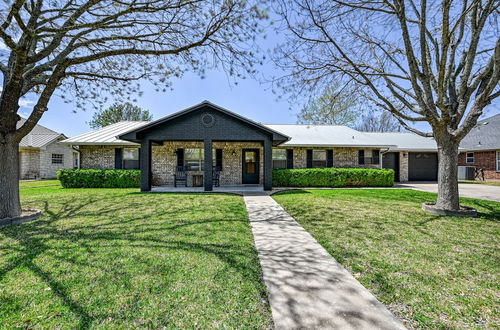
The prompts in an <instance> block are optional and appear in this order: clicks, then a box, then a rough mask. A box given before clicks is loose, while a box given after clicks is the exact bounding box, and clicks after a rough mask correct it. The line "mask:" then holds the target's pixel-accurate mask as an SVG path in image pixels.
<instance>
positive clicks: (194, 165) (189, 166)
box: [184, 149, 216, 171]
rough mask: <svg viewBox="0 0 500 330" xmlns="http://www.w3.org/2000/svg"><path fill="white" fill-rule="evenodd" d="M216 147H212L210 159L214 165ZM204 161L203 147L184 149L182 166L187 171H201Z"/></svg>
mask: <svg viewBox="0 0 500 330" xmlns="http://www.w3.org/2000/svg"><path fill="white" fill-rule="evenodd" d="M215 150H216V149H212V161H213V165H212V166H216V153H215ZM204 163H205V150H204V149H184V167H185V168H186V170H187V171H203V165H204Z"/></svg>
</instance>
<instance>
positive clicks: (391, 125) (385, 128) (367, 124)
mask: <svg viewBox="0 0 500 330" xmlns="http://www.w3.org/2000/svg"><path fill="white" fill-rule="evenodd" d="M355 128H356V129H357V130H359V131H362V132H399V131H401V125H400V124H399V122H398V121H397V120H396V119H394V117H393V116H392V115H391V114H390V112H387V111H383V112H382V113H378V112H376V111H369V112H367V113H365V114H360V118H359V120H358V124H357V125H356V126H355Z"/></svg>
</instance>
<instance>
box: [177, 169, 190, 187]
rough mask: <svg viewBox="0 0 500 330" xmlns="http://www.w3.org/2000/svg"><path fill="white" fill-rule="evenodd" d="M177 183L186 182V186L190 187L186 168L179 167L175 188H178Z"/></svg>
mask: <svg viewBox="0 0 500 330" xmlns="http://www.w3.org/2000/svg"><path fill="white" fill-rule="evenodd" d="M177 182H180V183H182V182H184V186H185V187H187V186H188V181H187V173H186V169H185V168H184V166H177V168H176V169H175V173H174V187H176V188H177Z"/></svg>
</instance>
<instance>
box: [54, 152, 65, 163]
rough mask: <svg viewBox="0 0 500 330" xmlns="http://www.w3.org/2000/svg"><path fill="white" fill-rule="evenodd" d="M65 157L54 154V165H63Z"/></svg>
mask: <svg viewBox="0 0 500 330" xmlns="http://www.w3.org/2000/svg"><path fill="white" fill-rule="evenodd" d="M63 163H64V155H63V154H52V164H63Z"/></svg>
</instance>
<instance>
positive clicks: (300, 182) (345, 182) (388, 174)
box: [273, 168, 394, 187]
mask: <svg viewBox="0 0 500 330" xmlns="http://www.w3.org/2000/svg"><path fill="white" fill-rule="evenodd" d="M393 185H394V171H393V170H392V169H373V168H303V169H286V170H273V186H274V187H391V186H393Z"/></svg>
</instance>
